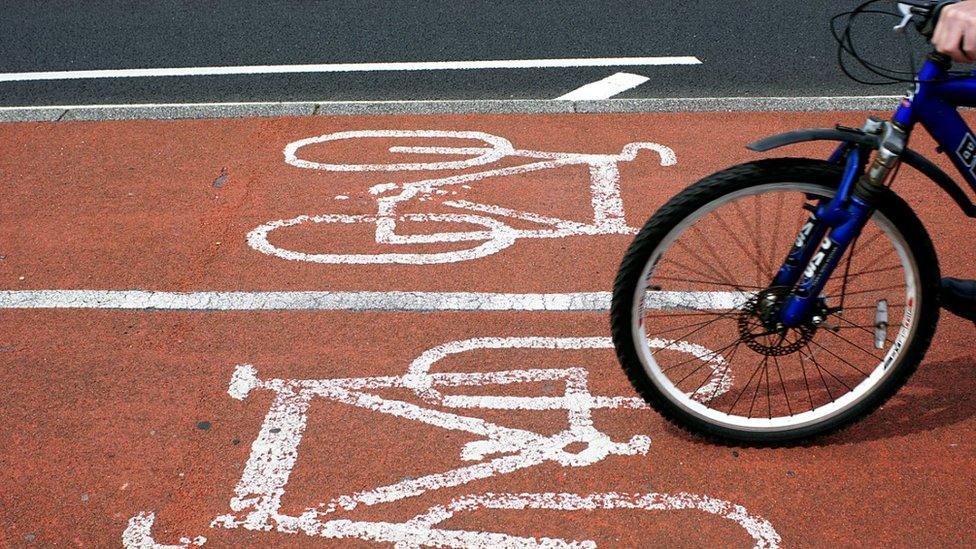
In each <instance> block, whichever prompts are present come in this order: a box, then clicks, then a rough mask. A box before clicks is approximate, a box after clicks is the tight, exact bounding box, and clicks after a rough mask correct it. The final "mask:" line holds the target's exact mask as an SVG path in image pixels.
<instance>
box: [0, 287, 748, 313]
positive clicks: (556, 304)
mask: <svg viewBox="0 0 976 549" xmlns="http://www.w3.org/2000/svg"><path fill="white" fill-rule="evenodd" d="M610 297H611V296H610V292H583V293H565V294H506V293H474V292H188V293H182V292H155V291H148V290H24V291H0V309H134V310H154V309H155V310H170V311H281V310H299V311H607V310H609V309H610ZM748 298H749V295H748V294H743V293H739V292H652V293H651V294H650V295H649V296H648V299H647V301H646V303H645V305H646V307H647V308H651V309H676V308H693V309H704V310H711V309H715V310H720V309H734V308H738V307H740V306H741V305H742V303H744V302H745V301H746V300H747V299H748Z"/></svg>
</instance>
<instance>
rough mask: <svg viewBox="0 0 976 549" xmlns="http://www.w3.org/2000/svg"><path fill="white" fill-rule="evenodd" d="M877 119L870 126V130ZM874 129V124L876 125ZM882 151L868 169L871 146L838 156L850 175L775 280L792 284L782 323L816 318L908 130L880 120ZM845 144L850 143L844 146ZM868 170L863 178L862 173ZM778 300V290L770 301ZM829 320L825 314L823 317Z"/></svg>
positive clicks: (806, 228) (816, 211) (818, 211)
mask: <svg viewBox="0 0 976 549" xmlns="http://www.w3.org/2000/svg"><path fill="white" fill-rule="evenodd" d="M872 123H873V121H869V122H868V124H866V125H865V129H866V130H867V129H869V128H868V126H869V125H870V124H872ZM871 129H873V128H871ZM876 131H877V132H878V133H881V134H882V137H881V144H880V146H879V147H878V152H877V154H876V155H875V157H874V160H873V162H872V163H871V166H870V168H869V169H868V170H867V171H864V166H865V161H866V157H867V155H868V152H869V151H867V150H862V149H861V148H860V147H858V146H856V145H853V144H848V145H846V148H847V150H846V152H842V150H841V149H838V151H837V152H835V153H834V155H832V156H831V159H832V160H835V161H839V160H840V159H841V158H845V160H846V162H845V167H844V175H843V178H842V179H841V184H840V187H839V188H838V191H837V194H836V195H834V197H833V199H831V200H830V201H827V200H826V199H824V200H821V201H820V202H819V203H818V204H817V206H816V207H813V208H812V210H813V211H812V213H811V215H810V218H809V219H808V220H807V222H806V223H805V224H804V225H803V228H802V229H801V230H800V234H799V236H797V239H796V241H795V242H794V244H793V247H792V248H791V249H790V252H789V254H788V255H787V258H786V260H785V261H784V262H783V265H782V267H780V270H779V271H778V272H777V274H776V276H775V277H774V279H773V283H772V285H771V287H773V288H791V291H790V292H789V294H788V295H787V296H786V297H785V299H784V300H783V301H782V306H781V307H780V308H779V314H778V317H779V322H778V324H781V325H782V326H786V327H796V326H799V325H801V324H803V323H805V322H806V321H807V320H809V319H810V318H811V316H813V313H814V306H815V305H816V304H817V302H818V301H819V300H820V294H821V292H822V291H823V289H824V286H826V284H827V280H829V279H830V275H831V274H832V273H833V272H834V269H835V268H836V267H837V265H838V264H839V263H840V261H841V258H843V257H844V253H845V252H846V251H847V249H848V247H849V246H850V245H851V243H852V242H853V241H854V240H855V239H856V238H857V237H858V235H860V234H861V230H863V229H864V226H865V225H866V224H867V222H868V220H869V219H870V218H871V215H873V213H874V204H875V203H876V200H877V198H878V196H879V195H880V194H881V193H882V192H884V191H885V189H886V185H885V183H886V182H887V179H888V176H889V175H890V174H891V173H892V170H893V169H894V168H895V166H896V165H897V164H898V161H899V158H900V156H901V153H902V151H904V149H905V144H906V142H907V140H908V134H907V132H906V131H905V130H904V129H903V128H901V127H900V126H898V125H897V124H893V123H890V122H882V123H880V127H878V130H876ZM842 147H845V146H842ZM862 172H863V173H864V175H862V176H861V177H860V178H858V177H857V176H858V174H860V173H862ZM770 298H772V299H773V300H778V298H777V297H775V294H770V295H769V296H767V299H770ZM822 320H823V319H822V318H821V321H822Z"/></svg>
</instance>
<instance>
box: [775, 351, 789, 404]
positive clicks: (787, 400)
mask: <svg viewBox="0 0 976 549" xmlns="http://www.w3.org/2000/svg"><path fill="white" fill-rule="evenodd" d="M773 364H774V365H776V373H777V375H779V385H780V387H782V388H783V397H784V398H786V409H787V410H789V412H790V415H791V416H792V415H793V407H792V406H790V395H789V394H788V393H787V391H786V382H784V381H783V371H782V370H780V367H779V359H777V358H776V356H775V355H773Z"/></svg>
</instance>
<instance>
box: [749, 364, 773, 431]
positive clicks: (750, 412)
mask: <svg viewBox="0 0 976 549" xmlns="http://www.w3.org/2000/svg"><path fill="white" fill-rule="evenodd" d="M767 362H769V357H768V356H764V357H763V359H762V362H761V363H760V364H761V366H762V370H763V371H764V372H765V371H766V363H767ZM762 378H763V376H762V374H759V380H758V381H756V390H755V391H753V393H752V403H751V404H750V405H749V415H747V416H746V417H748V418H752V410H753V408H755V407H756V397H757V396H759V388H760V387H762Z"/></svg>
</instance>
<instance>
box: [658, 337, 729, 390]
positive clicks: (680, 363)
mask: <svg viewBox="0 0 976 549" xmlns="http://www.w3.org/2000/svg"><path fill="white" fill-rule="evenodd" d="M740 342H741V340H738V339H737V340H735V341H733V342H732V343H729V344H728V345H726V346H724V347H722V348H721V349H718V350H717V351H711V352H709V353H708V354H706V355H705V356H706V357H708V359H707V360H706V359H704V358H701V357H699V356H694V355H692V357H691V358H688V359H685V360H682V361H681V362H679V363H677V364H672V365H670V366H668V367H667V368H662V369H661V373H662V374H663V373H664V372H667V371H668V370H673V369H675V368H677V367H678V366H684V365H685V364H688V363H689V362H691V361H693V360H696V359H697V360H701V361H702V363H705V362H708V360H711V359H713V358H715V357H716V356H718V355H719V354H721V353H722V351H724V350H726V349H728V348H729V347H731V346H733V345H736V344H738V343H740ZM658 350H660V349H658ZM652 356H653V353H652ZM681 381H684V379H682V380H681ZM675 385H677V383H676V384H675Z"/></svg>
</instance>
